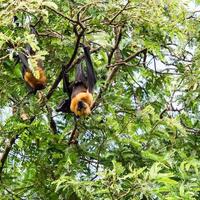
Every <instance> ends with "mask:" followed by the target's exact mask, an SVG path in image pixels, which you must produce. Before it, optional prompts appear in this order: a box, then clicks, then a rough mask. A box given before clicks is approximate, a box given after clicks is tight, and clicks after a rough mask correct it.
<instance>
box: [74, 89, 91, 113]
mask: <svg viewBox="0 0 200 200" xmlns="http://www.w3.org/2000/svg"><path fill="white" fill-rule="evenodd" d="M92 104H93V97H92V94H91V93H89V92H81V93H79V94H77V95H76V96H75V97H74V98H73V99H72V100H71V104H70V110H71V111H72V112H74V113H75V115H76V116H84V115H89V114H90V113H91V106H92Z"/></svg>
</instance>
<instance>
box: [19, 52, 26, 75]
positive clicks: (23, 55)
mask: <svg viewBox="0 0 200 200" xmlns="http://www.w3.org/2000/svg"><path fill="white" fill-rule="evenodd" d="M18 58H19V60H20V62H21V63H22V75H23V77H24V74H25V72H26V71H27V69H28V68H29V65H28V58H27V56H26V55H25V54H24V53H18Z"/></svg>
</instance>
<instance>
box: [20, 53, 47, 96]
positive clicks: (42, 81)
mask: <svg viewBox="0 0 200 200" xmlns="http://www.w3.org/2000/svg"><path fill="white" fill-rule="evenodd" d="M18 57H19V59H20V61H21V63H22V76H23V79H24V81H25V82H26V83H27V85H28V87H29V89H30V90H31V91H32V92H33V93H35V92H36V91H37V90H42V89H44V88H45V86H46V81H47V79H46V76H45V72H44V69H43V67H42V62H41V61H40V60H38V61H37V66H36V67H34V68H35V74H37V77H36V76H35V75H34V73H33V72H32V71H31V69H30V67H29V64H28V58H27V55H26V54H25V53H19V54H18Z"/></svg>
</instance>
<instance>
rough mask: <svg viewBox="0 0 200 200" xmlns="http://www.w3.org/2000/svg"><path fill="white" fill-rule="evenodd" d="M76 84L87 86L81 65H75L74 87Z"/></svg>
mask: <svg viewBox="0 0 200 200" xmlns="http://www.w3.org/2000/svg"><path fill="white" fill-rule="evenodd" d="M77 84H83V85H85V86H87V78H86V76H85V73H84V71H83V66H82V64H81V63H79V64H78V65H76V77H75V85H77Z"/></svg>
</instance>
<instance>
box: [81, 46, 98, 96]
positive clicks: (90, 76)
mask: <svg viewBox="0 0 200 200" xmlns="http://www.w3.org/2000/svg"><path fill="white" fill-rule="evenodd" d="M83 50H84V54H85V61H86V66H87V86H88V90H89V92H92V91H93V89H94V86H95V84H96V74H95V71H94V67H93V64H92V60H91V57H90V50H89V47H88V46H84V45H83Z"/></svg>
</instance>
